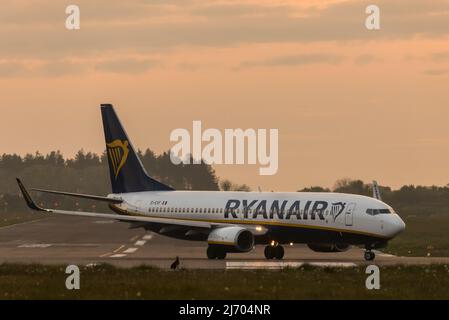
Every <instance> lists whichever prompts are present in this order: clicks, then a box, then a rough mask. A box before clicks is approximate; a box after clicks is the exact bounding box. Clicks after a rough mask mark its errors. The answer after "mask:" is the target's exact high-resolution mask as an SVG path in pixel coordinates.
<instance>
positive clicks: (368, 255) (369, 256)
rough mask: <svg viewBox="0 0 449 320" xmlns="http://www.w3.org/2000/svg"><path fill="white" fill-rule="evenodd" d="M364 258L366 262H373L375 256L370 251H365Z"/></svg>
mask: <svg viewBox="0 0 449 320" xmlns="http://www.w3.org/2000/svg"><path fill="white" fill-rule="evenodd" d="M364 257H365V260H366V261H373V260H374V258H375V257H376V255H375V254H374V252H372V251H365V254H364Z"/></svg>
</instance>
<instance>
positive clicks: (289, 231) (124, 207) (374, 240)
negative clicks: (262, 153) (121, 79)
mask: <svg viewBox="0 0 449 320" xmlns="http://www.w3.org/2000/svg"><path fill="white" fill-rule="evenodd" d="M101 115H102V120H103V127H104V135H105V142H106V150H107V156H108V164H109V174H110V180H111V186H112V193H111V194H109V195H107V196H98V195H87V194H78V193H70V192H62V191H53V190H43V189H32V190H34V191H38V192H45V193H50V194H56V195H63V196H71V197H78V198H84V199H90V200H96V201H102V202H106V203H107V204H108V206H109V208H110V209H111V210H112V211H114V212H115V213H93V212H80V211H67V210H59V209H51V208H42V207H40V206H38V205H37V204H36V203H35V202H34V200H33V199H32V198H31V196H30V194H29V192H28V190H27V189H26V188H25V186H24V184H23V183H22V182H21V181H20V179H19V178H17V182H18V185H19V188H20V190H21V192H22V195H23V198H24V199H25V201H26V203H27V205H28V207H29V208H30V209H32V210H36V211H41V212H44V213H48V214H62V215H71V216H79V217H95V218H107V219H114V220H117V221H120V222H127V223H130V224H131V225H130V227H132V228H144V229H145V230H147V231H152V232H155V233H158V234H161V235H164V236H168V237H172V238H177V239H183V240H192V241H206V242H207V243H208V246H207V251H206V254H207V258H209V259H225V258H226V255H227V253H230V252H233V253H245V252H249V251H251V250H253V249H254V248H255V246H256V245H265V250H264V255H265V258H266V259H278V260H281V259H283V257H284V247H283V246H284V245H286V244H294V243H302V244H307V246H308V247H309V248H310V249H311V250H314V251H317V252H342V251H346V250H347V249H348V248H349V247H350V246H360V247H364V248H365V250H364V258H365V260H367V261H371V260H373V259H374V258H375V253H374V252H373V250H374V249H379V248H384V247H385V246H386V245H387V243H388V241H389V240H391V239H393V238H394V237H395V236H397V235H398V234H399V233H401V232H402V231H403V230H404V229H405V223H404V222H403V221H402V219H401V218H400V217H399V215H398V214H397V213H396V212H395V211H394V210H393V208H392V207H391V206H389V205H388V204H386V203H384V202H382V201H380V200H379V199H375V198H371V197H367V196H362V195H355V194H344V193H333V192H231V191H176V190H174V189H173V188H172V187H170V186H168V185H166V184H163V183H162V182H160V181H157V180H156V179H154V178H152V177H151V176H150V175H149V174H148V173H147V171H146V170H145V168H144V167H143V165H142V162H141V161H140V159H139V157H138V155H137V153H136V151H135V149H134V147H133V145H132V144H131V141H130V140H129V138H128V136H127V134H126V132H125V130H124V128H123V126H122V124H121V122H120V120H119V118H118V117H117V114H116V113H115V111H114V108H113V106H112V105H111V104H102V105H101Z"/></svg>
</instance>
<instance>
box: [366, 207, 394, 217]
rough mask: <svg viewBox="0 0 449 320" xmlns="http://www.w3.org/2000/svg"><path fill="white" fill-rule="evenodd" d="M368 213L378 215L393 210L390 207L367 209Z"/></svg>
mask: <svg viewBox="0 0 449 320" xmlns="http://www.w3.org/2000/svg"><path fill="white" fill-rule="evenodd" d="M366 213H367V214H369V215H370V216H376V215H378V214H389V213H392V212H391V210H390V209H366Z"/></svg>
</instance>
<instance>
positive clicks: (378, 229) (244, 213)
mask: <svg viewBox="0 0 449 320" xmlns="http://www.w3.org/2000/svg"><path fill="white" fill-rule="evenodd" d="M110 197H114V198H120V199H123V200H124V202H123V203H122V204H120V205H117V206H116V208H117V209H119V210H121V211H122V213H126V214H131V215H142V216H148V217H157V218H169V219H175V220H176V219H182V220H190V221H205V222H213V223H225V224H233V225H241V226H245V225H246V226H248V225H253V226H261V227H264V228H267V229H270V230H272V231H273V234H274V235H276V236H273V237H280V238H283V234H285V235H286V237H285V241H288V242H306V243H307V242H308V241H310V242H317V241H318V242H321V240H322V242H327V241H335V239H337V240H338V239H339V238H338V237H339V236H341V237H342V238H341V241H343V242H345V243H350V244H352V243H353V244H357V243H363V242H365V241H368V240H367V239H371V238H372V239H376V238H378V239H383V240H389V239H391V238H393V237H394V236H396V235H397V234H398V233H400V232H401V231H402V230H403V229H404V228H405V224H404V222H403V221H402V219H401V218H400V217H399V216H398V215H397V214H396V213H395V212H394V210H393V209H392V208H391V207H390V206H389V205H387V204H385V203H384V202H382V201H379V200H377V199H374V198H370V197H366V196H361V195H353V194H342V193H324V192H323V193H316V192H288V193H278V192H220V191H153V192H137V193H126V194H113V195H110ZM314 231H315V232H314ZM320 231H321V232H320ZM323 232H324V233H323ZM287 234H288V236H287ZM308 237H310V239H309V238H308ZM321 237H322V238H323V239H321ZM186 238H187V237H186ZM332 239H333V240H332ZM285 241H284V242H285ZM351 242H352V243H351Z"/></svg>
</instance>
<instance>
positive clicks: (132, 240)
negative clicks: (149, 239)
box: [129, 235, 139, 242]
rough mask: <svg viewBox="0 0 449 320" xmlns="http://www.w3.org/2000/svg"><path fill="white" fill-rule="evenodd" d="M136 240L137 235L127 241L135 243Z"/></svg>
mask: <svg viewBox="0 0 449 320" xmlns="http://www.w3.org/2000/svg"><path fill="white" fill-rule="evenodd" d="M137 238H139V236H138V235H137V236H134V237H132V238H131V239H130V240H129V241H131V242H134V241H136V240H137Z"/></svg>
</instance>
